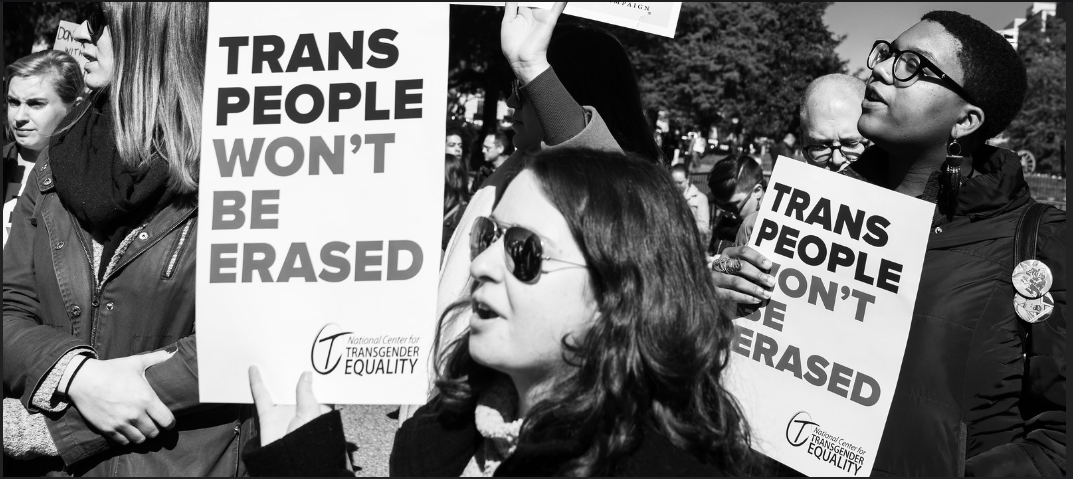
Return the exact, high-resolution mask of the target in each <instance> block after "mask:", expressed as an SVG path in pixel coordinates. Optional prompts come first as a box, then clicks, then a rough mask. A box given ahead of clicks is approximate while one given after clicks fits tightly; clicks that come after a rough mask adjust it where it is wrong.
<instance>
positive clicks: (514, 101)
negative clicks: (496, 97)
mask: <svg viewBox="0 0 1073 479" xmlns="http://www.w3.org/2000/svg"><path fill="white" fill-rule="evenodd" d="M506 103H507V106H509V107H511V108H513V109H515V110H519V109H521V107H522V103H521V102H520V101H519V99H518V95H515V94H514V92H510V96H508V97H507V100H506ZM515 113H517V111H516V112H515Z"/></svg>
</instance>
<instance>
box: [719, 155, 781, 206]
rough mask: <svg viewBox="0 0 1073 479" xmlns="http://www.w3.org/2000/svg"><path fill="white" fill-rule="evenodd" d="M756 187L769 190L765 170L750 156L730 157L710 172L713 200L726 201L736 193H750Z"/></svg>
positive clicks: (720, 161)
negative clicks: (765, 179)
mask: <svg viewBox="0 0 1073 479" xmlns="http://www.w3.org/2000/svg"><path fill="white" fill-rule="evenodd" d="M756 185H760V187H761V188H767V182H766V181H764V169H763V167H761V166H760V162H759V161H756V159H754V158H753V157H751V156H749V155H730V156H728V157H726V158H723V159H722V160H719V162H718V163H716V164H715V166H712V170H711V171H709V172H708V190H709V191H711V193H712V194H711V195H710V196H709V197H710V198H711V199H712V200H719V201H726V200H728V199H730V197H731V196H734V194H735V193H739V192H743V191H749V190H751V189H752V188H753V187H754V186H756Z"/></svg>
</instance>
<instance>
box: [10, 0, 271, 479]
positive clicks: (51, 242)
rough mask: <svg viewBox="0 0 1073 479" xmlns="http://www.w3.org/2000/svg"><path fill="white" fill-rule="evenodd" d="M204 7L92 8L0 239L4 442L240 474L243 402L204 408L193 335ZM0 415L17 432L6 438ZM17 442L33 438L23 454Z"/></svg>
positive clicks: (75, 455)
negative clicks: (51, 128) (76, 101)
mask: <svg viewBox="0 0 1073 479" xmlns="http://www.w3.org/2000/svg"><path fill="white" fill-rule="evenodd" d="M208 10H209V6H208V4H207V3H180V2H175V3H155V2H133V3H127V2H117V3H105V4H104V5H103V10H96V11H95V14H94V15H93V16H91V17H90V19H89V20H88V21H87V22H85V23H84V24H83V25H82V26H81V27H79V29H78V30H77V31H76V32H75V34H74V36H75V38H76V39H77V40H79V41H81V42H83V43H84V44H85V50H84V51H85V57H86V59H87V60H88V63H86V65H85V67H84V68H85V71H86V75H85V81H86V83H87V84H88V85H89V86H90V87H91V88H93V89H94V90H96V91H98V92H100V93H99V94H98V95H97V96H96V97H95V98H91V99H88V100H87V101H86V102H85V106H84V107H83V108H80V109H79V110H77V112H73V113H72V114H69V115H68V116H67V118H66V119H65V120H64V123H63V124H61V126H60V128H59V130H60V131H63V134H62V135H54V137H53V138H52V139H51V141H50V142H49V146H48V149H47V155H46V154H45V153H42V155H41V156H42V158H40V159H39V160H38V164H37V165H35V167H34V169H33V172H32V173H31V174H30V179H29V181H28V186H27V188H26V191H25V192H24V194H23V195H21V196H20V197H19V199H18V202H17V204H16V206H15V214H14V221H13V222H12V230H11V237H10V242H11V246H12V247H11V248H10V249H8V248H5V249H4V293H3V298H4V334H3V339H4V347H3V350H4V390H5V395H6V394H7V393H11V394H12V396H13V397H10V398H9V397H6V398H5V399H4V423H5V427H4V432H5V441H4V448H5V452H11V451H10V450H9V448H14V447H22V448H24V450H23V451H20V452H22V453H24V454H31V455H32V454H36V455H44V456H59V458H60V460H62V462H63V472H64V473H66V474H70V475H89V476H112V475H123V476H179V475H183V476H235V475H244V473H245V470H244V468H243V466H242V462H241V460H240V458H239V451H240V450H241V447H242V444H243V443H244V442H245V440H246V439H248V438H249V436H250V428H251V426H252V425H251V423H250V420H251V418H252V416H251V412H252V411H251V408H250V407H249V406H247V405H237V404H203V403H201V402H200V401H199V396H198V361H197V340H196V335H195V334H194V320H195V305H194V289H195V288H194V283H195V258H196V255H197V228H196V222H197V211H198V210H197V194H198V182H197V178H198V164H199V161H200V152H201V149H200V148H201V137H200V132H201V120H202V118H201V113H202V112H201V106H202V101H203V94H202V93H203V92H202V90H203V86H204V85H203V82H204V65H205V52H206V49H207V45H206V37H207V30H208ZM9 422H11V423H15V424H17V426H16V428H17V430H18V432H19V435H20V437H21V438H22V439H25V441H20V442H18V443H9V441H7V437H6V435H7V433H8V429H9V428H8V427H7V426H8V424H9ZM26 449H32V450H26Z"/></svg>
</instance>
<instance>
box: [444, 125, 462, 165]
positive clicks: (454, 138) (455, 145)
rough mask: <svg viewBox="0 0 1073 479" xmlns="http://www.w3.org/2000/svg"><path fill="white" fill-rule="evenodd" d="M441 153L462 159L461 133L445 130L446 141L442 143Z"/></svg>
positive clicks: (454, 130)
mask: <svg viewBox="0 0 1073 479" xmlns="http://www.w3.org/2000/svg"><path fill="white" fill-rule="evenodd" d="M443 152H444V153H447V154H448V155H454V156H457V157H459V158H461V157H462V132H460V131H458V130H456V129H450V130H447V141H446V142H445V143H444V150H443Z"/></svg>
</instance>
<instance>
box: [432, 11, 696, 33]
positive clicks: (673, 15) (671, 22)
mask: <svg viewBox="0 0 1073 479" xmlns="http://www.w3.org/2000/svg"><path fill="white" fill-rule="evenodd" d="M451 3H453V4H456V5H481V6H493V7H502V6H504V4H505V2H451ZM553 4H554V2H519V3H518V5H520V6H523V7H534V8H544V9H548V8H551V6H552V5H553ZM681 10H682V2H570V3H567V4H566V10H564V11H563V14H565V15H573V16H575V17H581V18H587V19H589V20H596V21H598V22H604V23H609V24H611V25H617V26H620V27H626V28H632V29H634V30H639V31H642V32H648V33H653V34H656V35H661V36H664V37H669V38H674V30H675V29H676V28H677V27H678V13H679V12H681Z"/></svg>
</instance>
